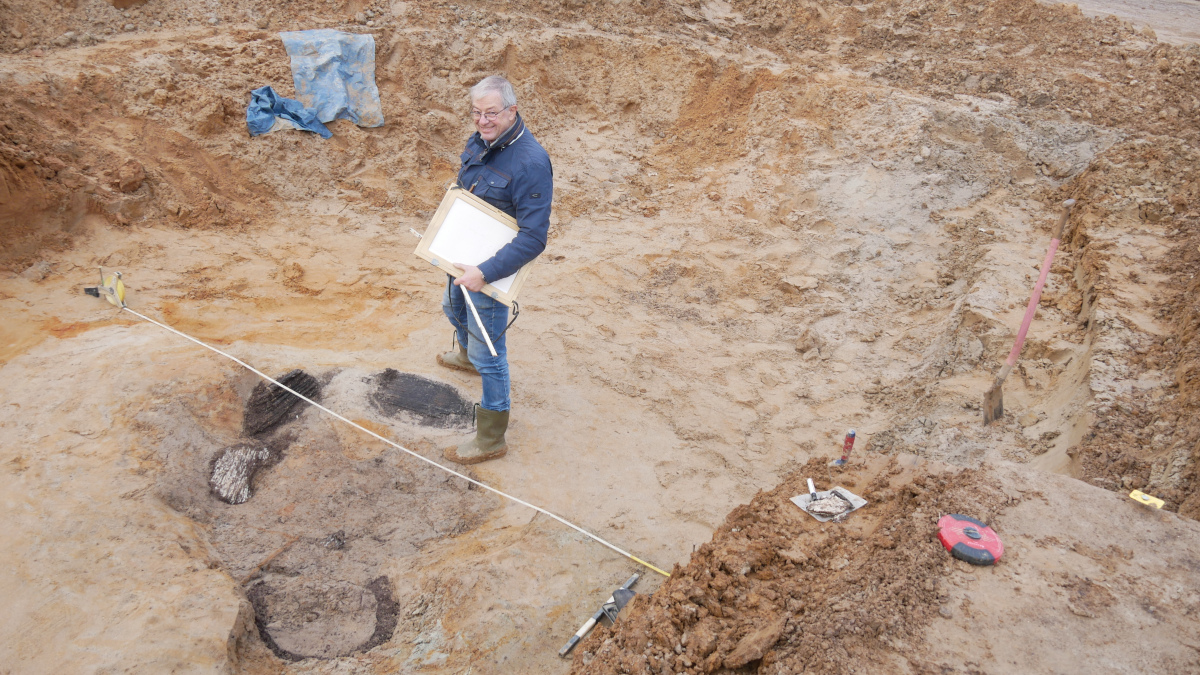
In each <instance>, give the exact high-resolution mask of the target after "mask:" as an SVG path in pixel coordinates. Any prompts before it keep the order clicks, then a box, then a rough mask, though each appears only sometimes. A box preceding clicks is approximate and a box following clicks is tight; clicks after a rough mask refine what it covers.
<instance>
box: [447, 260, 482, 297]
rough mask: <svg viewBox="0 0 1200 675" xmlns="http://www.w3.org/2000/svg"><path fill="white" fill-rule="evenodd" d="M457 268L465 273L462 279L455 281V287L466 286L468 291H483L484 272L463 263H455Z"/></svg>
mask: <svg viewBox="0 0 1200 675" xmlns="http://www.w3.org/2000/svg"><path fill="white" fill-rule="evenodd" d="M453 265H454V266H455V267H457V268H458V269H460V270H462V271H463V272H465V274H463V275H462V276H461V277H459V278H457V279H455V280H454V285H455V286H466V287H467V290H468V291H471V292H472V293H478V292H479V291H482V290H483V284H484V283H485V282H484V280H483V272H480V271H479V268H478V267H475V266H474V265H464V264H462V263H453Z"/></svg>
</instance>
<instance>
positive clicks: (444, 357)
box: [437, 345, 479, 375]
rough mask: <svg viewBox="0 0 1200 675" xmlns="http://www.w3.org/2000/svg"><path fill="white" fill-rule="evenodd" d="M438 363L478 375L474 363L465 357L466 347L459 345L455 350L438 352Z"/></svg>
mask: <svg viewBox="0 0 1200 675" xmlns="http://www.w3.org/2000/svg"><path fill="white" fill-rule="evenodd" d="M437 362H438V365H441V366H445V367H447V368H453V369H454V370H461V371H464V372H467V373H471V374H472V375H478V374H479V371H478V370H475V365H474V364H473V363H471V359H469V358H467V348H466V347H463V346H462V345H459V347H458V349H457V350H456V351H452V352H446V353H445V354H438V357H437Z"/></svg>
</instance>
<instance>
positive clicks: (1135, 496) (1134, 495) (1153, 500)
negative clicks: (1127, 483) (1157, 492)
mask: <svg viewBox="0 0 1200 675" xmlns="http://www.w3.org/2000/svg"><path fill="white" fill-rule="evenodd" d="M1129 498H1130V499H1132V500H1133V501H1135V502H1137V503H1139V504H1149V505H1150V506H1153V507H1154V508H1156V509H1161V508H1162V507H1163V505H1164V504H1166V502H1164V501H1163V500H1161V499H1159V498H1158V497H1155V496H1154V495H1148V494H1146V493H1145V492H1142V491H1141V490H1134V491H1133V492H1130V493H1129Z"/></svg>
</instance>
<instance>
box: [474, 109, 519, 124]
mask: <svg viewBox="0 0 1200 675" xmlns="http://www.w3.org/2000/svg"><path fill="white" fill-rule="evenodd" d="M509 107H511V106H509ZM504 110H508V108H505V109H504ZM504 110H496V111H494V112H479V111H478V110H472V111H471V117H472V118H474V119H475V121H479V118H480V117H482V118H483V119H485V120H487V121H489V122H495V121H496V118H497V117H499V116H500V113H502V112H504Z"/></svg>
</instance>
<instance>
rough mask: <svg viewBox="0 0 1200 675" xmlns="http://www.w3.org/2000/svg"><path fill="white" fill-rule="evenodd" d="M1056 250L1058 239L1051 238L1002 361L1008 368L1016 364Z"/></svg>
mask: <svg viewBox="0 0 1200 675" xmlns="http://www.w3.org/2000/svg"><path fill="white" fill-rule="evenodd" d="M1056 251H1058V240H1057V239H1051V240H1050V250H1049V251H1046V259H1045V260H1043V261H1042V272H1041V274H1039V275H1038V280H1037V284H1036V285H1035V286H1034V287H1033V295H1031V296H1029V306H1028V307H1026V308H1025V318H1024V319H1022V320H1021V330H1019V331H1017V341H1016V342H1015V343H1013V348H1012V351H1011V352H1009V353H1008V359H1007V360H1006V361H1005V362H1004V365H1006V366H1008V367H1009V368H1012V367H1013V366H1015V365H1017V356H1019V355H1020V354H1021V347H1023V346H1024V345H1025V334H1026V333H1028V332H1029V325H1030V324H1031V323H1033V315H1034V314H1036V313H1037V308H1038V301H1039V300H1041V299H1042V288H1044V287H1045V286H1046V277H1048V276H1050V265H1051V264H1052V263H1053V262H1054V253H1055V252H1056Z"/></svg>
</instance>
